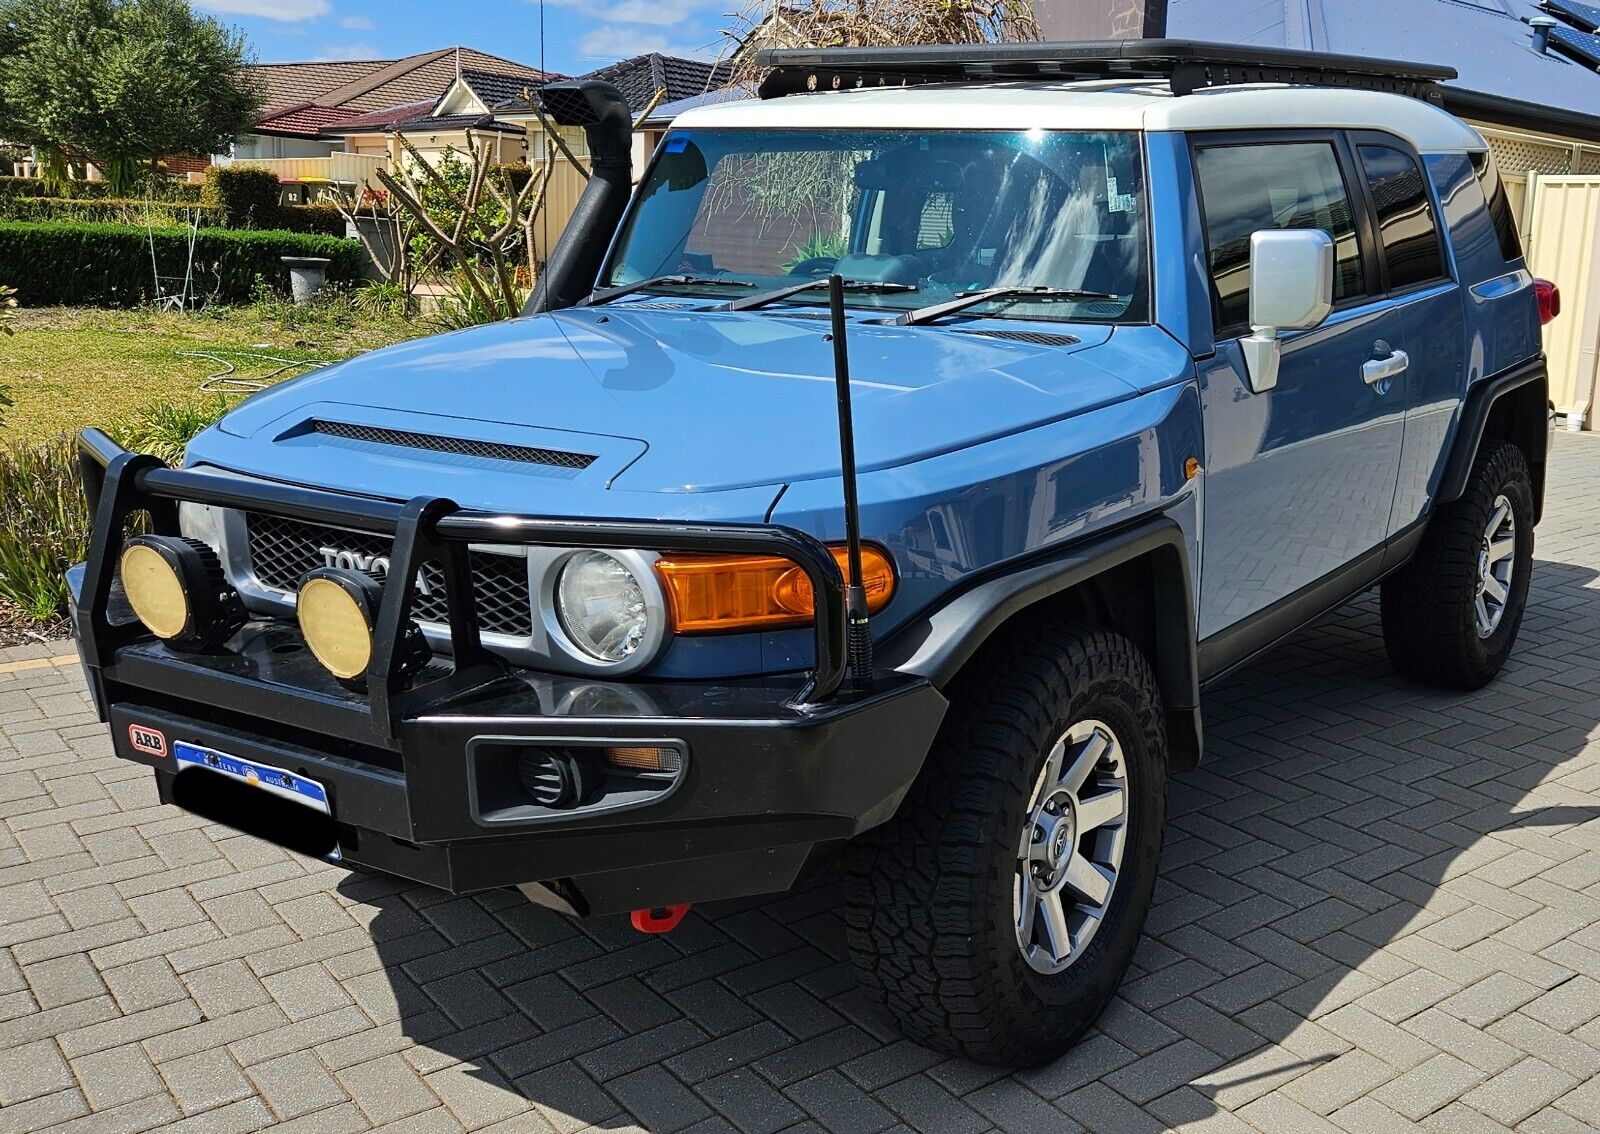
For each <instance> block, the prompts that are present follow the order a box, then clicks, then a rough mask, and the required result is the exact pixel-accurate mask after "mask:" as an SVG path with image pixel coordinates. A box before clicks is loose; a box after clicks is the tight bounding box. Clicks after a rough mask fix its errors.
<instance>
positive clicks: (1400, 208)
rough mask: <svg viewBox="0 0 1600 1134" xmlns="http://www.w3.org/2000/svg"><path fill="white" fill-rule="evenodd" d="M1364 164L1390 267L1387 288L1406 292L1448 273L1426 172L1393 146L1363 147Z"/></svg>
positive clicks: (1384, 252)
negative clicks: (1425, 175) (1424, 175)
mask: <svg viewBox="0 0 1600 1134" xmlns="http://www.w3.org/2000/svg"><path fill="white" fill-rule="evenodd" d="M1361 166H1362V168H1363V169H1365V170H1366V172H1367V188H1368V189H1369V190H1370V191H1371V193H1372V204H1373V207H1374V208H1375V209H1377V211H1378V234H1379V237H1380V238H1381V239H1382V241H1383V255H1384V259H1385V260H1386V261H1388V264H1389V286H1390V287H1391V288H1406V287H1411V286H1413V285H1415V284H1420V283H1426V282H1427V281H1429V280H1436V279H1438V278H1439V277H1440V276H1443V275H1444V274H1445V270H1444V254H1443V253H1442V252H1441V251H1440V250H1439V230H1438V227H1437V226H1436V225H1435V224H1434V223H1433V206H1432V203H1431V202H1430V201H1429V200H1428V184H1427V182H1426V181H1425V180H1424V179H1423V176H1422V170H1420V169H1418V168H1417V163H1416V162H1415V161H1413V160H1412V159H1411V156H1410V155H1409V154H1406V153H1403V152H1401V151H1400V150H1397V149H1393V148H1391V147H1389V146H1362V147H1361Z"/></svg>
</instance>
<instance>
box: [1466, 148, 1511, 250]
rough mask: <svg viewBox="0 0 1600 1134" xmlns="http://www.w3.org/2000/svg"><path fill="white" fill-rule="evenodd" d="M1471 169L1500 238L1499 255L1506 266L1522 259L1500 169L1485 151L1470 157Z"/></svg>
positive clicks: (1492, 157) (1491, 156)
mask: <svg viewBox="0 0 1600 1134" xmlns="http://www.w3.org/2000/svg"><path fill="white" fill-rule="evenodd" d="M1472 168H1473V169H1474V170H1476V171H1477V174H1478V181H1479V183H1480V184H1482V186H1483V195H1484V198H1485V199H1486V200H1487V201H1488V202H1489V218H1490V219H1491V220H1492V221H1494V231H1495V235H1496V236H1498V237H1499V238H1500V255H1501V256H1503V257H1505V261H1506V263H1508V264H1515V263H1516V262H1517V261H1518V260H1520V259H1522V238H1521V237H1520V236H1518V235H1517V222H1516V218H1515V217H1513V216H1512V215H1511V197H1510V196H1509V195H1508V194H1507V193H1506V183H1505V182H1504V181H1502V180H1500V167H1499V166H1498V165H1496V164H1495V160H1494V155H1493V154H1491V153H1489V151H1487V150H1485V151H1484V152H1483V153H1480V154H1473V155H1472Z"/></svg>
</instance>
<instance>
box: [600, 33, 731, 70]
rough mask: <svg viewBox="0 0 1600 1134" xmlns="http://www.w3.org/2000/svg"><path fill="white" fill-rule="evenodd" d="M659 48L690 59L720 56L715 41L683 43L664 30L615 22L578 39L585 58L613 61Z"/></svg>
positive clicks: (666, 52)
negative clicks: (713, 42)
mask: <svg viewBox="0 0 1600 1134" xmlns="http://www.w3.org/2000/svg"><path fill="white" fill-rule="evenodd" d="M652 51H659V52H660V53H661V54H663V55H679V56H682V57H684V58H686V59H705V60H713V59H715V58H716V57H717V45H715V44H710V45H707V44H699V45H692V44H683V43H673V42H671V41H670V40H668V38H667V36H666V34H665V33H664V32H660V31H655V30H653V29H651V28H641V27H631V26H619V25H615V24H611V25H607V26H605V27H599V28H595V29H594V30H593V31H591V32H588V33H587V34H585V35H583V36H582V37H580V38H579V40H578V52H579V54H580V56H581V57H582V58H584V59H596V60H600V61H603V62H612V61H614V60H617V59H628V58H631V57H632V56H635V55H645V54H648V53H649V52H652Z"/></svg>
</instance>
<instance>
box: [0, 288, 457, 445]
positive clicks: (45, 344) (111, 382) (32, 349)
mask: <svg viewBox="0 0 1600 1134" xmlns="http://www.w3.org/2000/svg"><path fill="white" fill-rule="evenodd" d="M12 326H13V327H14V329H15V330H16V332H17V333H16V334H15V335H14V336H11V337H0V374H3V375H4V376H5V378H4V385H5V387H6V392H7V393H8V394H9V395H10V397H11V399H12V401H13V402H14V403H15V404H14V405H13V406H11V407H10V408H9V409H7V410H6V411H5V414H4V424H3V425H0V445H3V444H8V443H15V442H19V441H24V442H31V441H42V440H45V439H48V438H51V437H55V436H58V435H60V434H62V433H71V432H75V431H77V430H79V429H82V428H84V427H85V426H89V425H97V426H116V425H121V424H123V423H124V422H127V421H128V420H129V419H130V417H132V416H133V415H134V414H135V413H136V412H137V411H139V410H141V409H142V408H143V407H146V406H151V405H156V404H161V403H168V404H172V405H176V406H180V407H184V406H191V405H195V404H197V403H203V402H205V401H206V400H208V399H207V398H206V396H205V395H203V394H202V392H201V390H200V386H201V383H203V382H204V381H205V380H206V378H207V377H208V376H210V375H212V374H214V373H215V372H217V371H218V370H220V369H222V367H221V366H219V365H218V364H217V363H216V362H214V361H212V360H209V359H203V358H192V357H185V356H184V355H183V354H182V353H180V352H184V351H206V352H209V353H213V354H216V355H219V356H220V357H222V358H223V359H225V360H226V361H228V362H231V363H233V364H234V365H235V366H236V367H237V375H236V376H237V377H239V378H260V377H265V376H267V375H269V374H270V373H271V372H272V371H274V370H277V369H278V368H279V367H280V365H281V364H280V363H277V362H267V361H264V360H262V359H260V358H258V357H256V356H257V355H260V354H269V355H274V356H276V357H279V358H285V359H298V360H311V359H328V360H332V359H340V358H348V357H350V356H351V355H355V354H360V353H362V352H364V351H368V350H373V349H376V348H377V347H380V346H385V345H387V344H389V343H392V342H398V341H400V340H401V339H406V338H413V337H415V336H417V335H421V334H426V333H428V332H429V331H430V330H431V329H432V328H430V327H429V326H428V325H426V324H425V323H421V322H407V321H404V320H402V319H399V318H396V317H393V316H386V315H383V314H381V313H380V314H377V315H374V314H372V313H369V312H366V311H363V310H361V309H359V307H358V305H357V304H356V303H355V302H352V300H351V297H350V295H349V293H341V292H335V293H334V294H333V295H332V296H331V297H330V299H329V300H328V302H326V303H325V304H323V305H321V306H319V307H317V308H313V309H311V310H309V311H302V310H300V309H297V308H294V307H292V306H291V305H289V304H287V303H281V302H275V301H270V300H269V301H263V302H260V303H257V304H254V305H250V306H243V307H236V308H230V309H226V310H220V311H217V310H210V311H207V312H204V313H200V314H184V313H181V312H157V311H153V310H131V311H115V310H100V309H89V308H63V307H46V308H33V309H23V310H20V311H17V312H16V319H15V321H14V322H13V324H12ZM299 373H304V371H303V370H292V371H289V372H287V373H284V374H280V375H278V376H277V378H278V379H282V378H286V377H291V376H292V375H294V374H299Z"/></svg>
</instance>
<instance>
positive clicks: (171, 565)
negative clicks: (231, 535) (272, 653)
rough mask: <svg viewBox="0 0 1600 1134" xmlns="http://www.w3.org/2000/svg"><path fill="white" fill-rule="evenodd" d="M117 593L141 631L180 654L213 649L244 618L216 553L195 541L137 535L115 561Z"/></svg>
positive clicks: (242, 606) (240, 606) (236, 596)
mask: <svg viewBox="0 0 1600 1134" xmlns="http://www.w3.org/2000/svg"><path fill="white" fill-rule="evenodd" d="M121 575H122V590H123V593H124V594H126V595H127V597H128V605H129V606H131V607H133V613H134V614H136V615H138V617H139V621H140V622H142V623H143V624H144V627H145V629H146V630H149V631H150V633H152V634H154V635H155V636H156V637H157V638H160V639H161V640H162V641H164V642H166V643H167V644H169V645H171V646H175V647H178V648H180V649H198V650H203V649H214V648H215V647H217V646H220V645H221V644H222V643H223V642H226V641H227V640H228V639H229V638H231V637H233V635H234V634H236V633H237V632H238V630H239V628H240V627H241V626H243V625H244V624H245V621H246V618H247V615H246V614H245V610H244V603H243V602H242V601H241V600H240V598H239V593H238V592H237V591H235V590H234V589H233V587H231V586H230V585H229V584H228V579H227V576H226V574H224V572H223V570H222V560H221V559H219V558H217V553H216V552H215V551H213V550H212V549H211V548H210V547H208V546H207V545H206V544H203V543H201V542H200V541H199V540H194V539H184V538H183V537H182V536H162V535H141V536H135V537H133V538H132V539H131V540H129V541H128V545H127V547H126V548H124V549H123V552H122V560H121Z"/></svg>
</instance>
